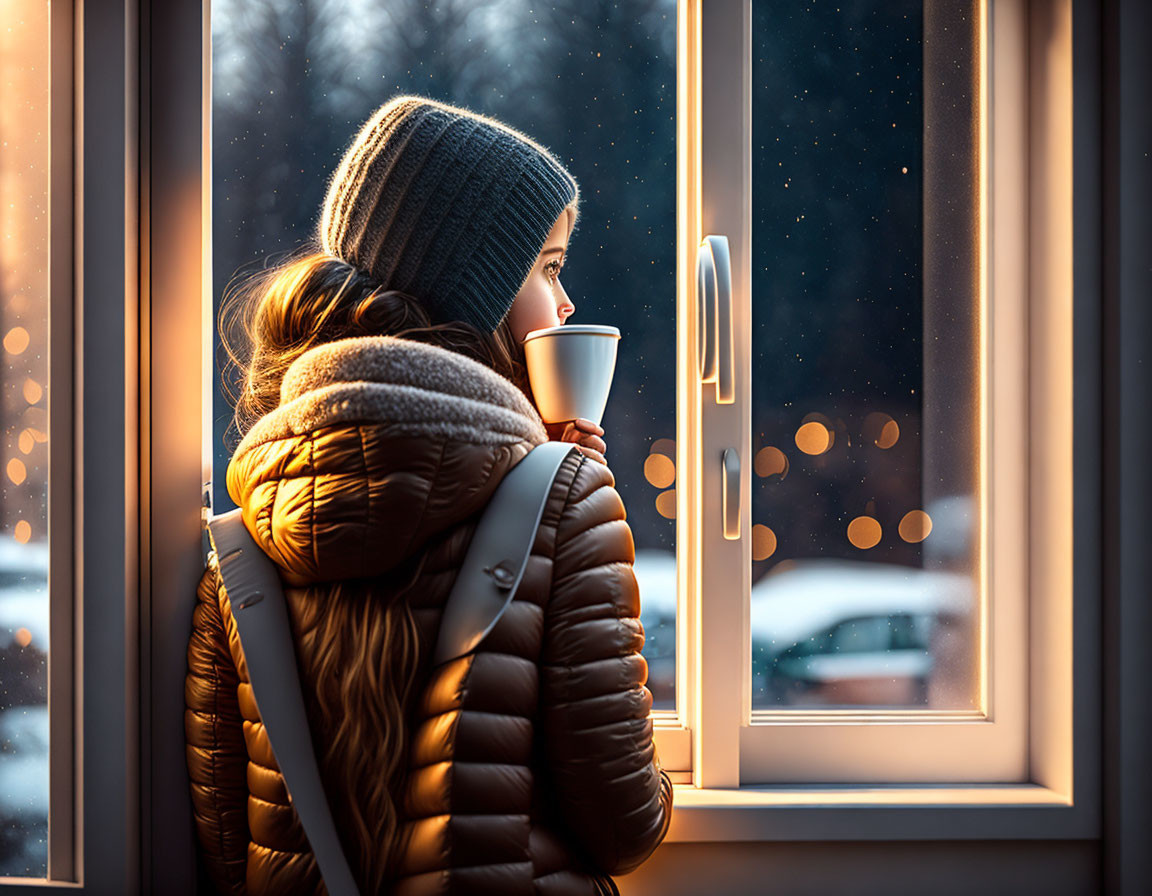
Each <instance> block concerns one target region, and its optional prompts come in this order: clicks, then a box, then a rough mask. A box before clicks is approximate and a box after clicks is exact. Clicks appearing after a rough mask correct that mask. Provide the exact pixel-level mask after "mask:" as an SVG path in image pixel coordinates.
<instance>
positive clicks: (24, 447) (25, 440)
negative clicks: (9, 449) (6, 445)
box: [16, 429, 36, 454]
mask: <svg viewBox="0 0 1152 896" xmlns="http://www.w3.org/2000/svg"><path fill="white" fill-rule="evenodd" d="M16 444H17V445H19V446H20V453H21V454H31V453H32V449H33V448H35V447H36V440H35V439H34V438H32V430H30V429H26V430H24V431H23V432H22V433H20V438H19V439H17V441H16Z"/></svg>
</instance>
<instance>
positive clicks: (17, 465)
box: [8, 457, 28, 485]
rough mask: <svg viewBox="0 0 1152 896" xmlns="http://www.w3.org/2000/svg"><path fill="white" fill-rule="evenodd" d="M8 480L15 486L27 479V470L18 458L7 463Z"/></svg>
mask: <svg viewBox="0 0 1152 896" xmlns="http://www.w3.org/2000/svg"><path fill="white" fill-rule="evenodd" d="M8 478H9V479H11V480H12V481H13V482H14V483H16V484H17V485H19V484H20V483H21V482H23V481H24V480H25V479H27V478H28V469H27V468H26V467H25V466H24V461H22V460H20V458H18V457H14V458H12V460H10V461H8Z"/></svg>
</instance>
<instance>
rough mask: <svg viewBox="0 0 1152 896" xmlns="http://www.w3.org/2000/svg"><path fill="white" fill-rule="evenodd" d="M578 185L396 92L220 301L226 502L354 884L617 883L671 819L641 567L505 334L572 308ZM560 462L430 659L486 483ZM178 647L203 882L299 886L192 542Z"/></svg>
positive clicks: (502, 886)
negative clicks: (309, 226) (508, 595)
mask: <svg viewBox="0 0 1152 896" xmlns="http://www.w3.org/2000/svg"><path fill="white" fill-rule="evenodd" d="M577 215H578V190H577V185H576V182H575V180H574V179H573V178H572V176H571V175H570V174H569V173H568V172H567V171H566V170H565V169H564V167H563V166H562V165H561V164H560V163H559V162H558V161H557V160H556V159H555V158H554V157H553V156H552V155H551V154H550V153H549V152H548V151H547V150H546V149H544V148H543V147H541V146H540V145H538V144H537V143H535V142H534V141H532V140H531V139H529V138H528V137H526V136H525V135H523V134H521V133H519V132H518V131H515V130H513V129H512V128H509V127H507V126H506V125H503V124H501V123H500V122H497V121H494V120H492V119H490V118H486V117H484V116H480V115H477V114H475V113H472V112H469V111H467V110H465V109H460V108H456V107H452V106H448V105H445V104H443V103H438V102H435V101H432V100H429V99H425V98H423V97H415V96H401V97H397V98H394V99H393V100H391V101H390V102H388V103H386V104H385V105H384V106H383V107H381V108H380V109H379V110H378V111H377V112H376V114H375V115H373V117H372V118H371V119H370V120H369V121H368V122H367V123H366V124H365V125H364V127H363V128H362V129H361V131H360V133H359V134H358V136H357V137H356V139H355V140H354V142H353V143H352V145H351V147H350V148H349V149H348V151H347V153H346V154H345V156H344V158H343V160H342V161H341V163H340V165H339V167H338V168H337V171H336V173H335V175H334V177H333V179H332V181H331V183H330V185H329V189H328V193H327V196H326V199H325V202H324V207H323V211H322V214H321V217H320V224H319V231H318V240H317V246H316V247H315V249H314V251H310V252H309V253H308V254H305V255H302V256H299V257H297V258H295V259H293V260H290V261H289V262H288V263H286V264H285V265H283V266H282V267H280V268H276V269H273V270H272V271H271V272H269V273H268V274H267V275H265V276H263V277H262V278H260V279H259V280H258V281H256V282H255V283H253V284H252V285H251V286H250V287H249V288H248V289H246V290H244V291H243V292H242V293H241V294H240V300H241V301H240V303H239V305H237V306H234V307H236V308H238V309H239V310H240V312H242V315H243V316H244V323H245V330H246V333H247V336H248V345H249V350H248V351H247V352H246V354H245V355H244V357H243V358H241V357H240V356H238V355H235V354H234V355H233V357H234V359H236V360H237V361H239V362H240V363H242V365H243V376H242V385H243V388H242V393H241V395H240V396H239V398H238V401H237V407H236V414H237V416H236V420H237V425H238V428H239V430H240V432H241V433H242V435H243V439H242V441H241V442H240V444H239V447H238V448H237V449H236V451H235V453H234V455H233V457H232V461H231V463H230V465H229V468H228V491H229V494H230V495H231V496H232V498H233V499H234V500H235V501H236V503H237V504H238V505H239V506H240V507H241V508H242V510H243V515H244V521H245V524H246V526H247V528H248V529H249V531H250V532H251V534H252V535H253V537H254V538H255V539H256V541H257V542H258V543H259V544H260V545H261V547H262V548H263V550H264V551H265V552H266V553H267V554H268V556H269V557H271V558H272V560H273V561H274V562H275V563H276V564H277V566H278V568H279V571H280V574H281V578H282V580H283V583H284V585H285V595H286V599H287V603H288V607H289V614H290V617H291V621H292V626H293V631H294V635H295V638H296V648H297V659H298V663H299V668H300V674H301V683H302V686H303V689H304V692H305V700H306V701H307V703H308V706H307V709H308V715H309V722H310V727H311V730H312V736H313V741H314V743H315V745H316V752H317V756H318V758H319V760H320V763H321V773H322V777H323V780H324V784H325V790H326V792H327V795H328V799H329V802H330V803H331V805H332V808H333V814H334V816H335V818H336V824H337V828H338V831H339V834H340V837H341V841H342V843H343V846H344V849H345V852H346V854H347V855H348V857H349V862H350V864H351V865H352V867H353V871H354V873H355V874H356V876H357V879H358V883H359V885H360V889H361V891H362V892H363V893H382V892H391V893H397V894H424V893H493V894H511V893H545V894H557V896H560V894H597V893H611V892H615V886H614V884H613V883H612V880H611V877H610V875H612V874H622V873H626V872H627V871H630V870H632V869H634V868H635V867H637V866H638V865H639V864H640V863H641V862H643V861H644V860H645V859H646V858H647V857H648V855H650V854H651V852H652V851H653V850H654V849H655V848H656V846H657V845H658V844H659V843H660V841H661V840H662V839H663V837H664V835H665V832H666V831H667V828H668V823H669V819H670V813H671V803H672V788H671V784H670V782H669V779H668V776H667V775H666V774H665V773H664V772H663V770H662V769H661V768H660V765H659V762H658V760H657V758H656V755H655V750H654V747H653V744H652V727H651V722H650V721H649V720H648V712H649V709H650V707H651V702H652V697H651V694H650V693H649V691H648V690H647V688H646V687H645V686H644V683H645V681H646V679H647V667H646V665H645V662H644V659H643V657H642V656H641V655H640V650H641V648H642V647H643V644H644V633H643V629H642V627H641V625H640V621H639V618H638V617H639V615H640V612H639V611H640V607H639V594H638V590H637V586H636V579H635V577H634V575H633V571H632V562H633V560H634V557H635V553H634V545H633V541H632V535H631V532H630V530H629V528H628V524H627V523H626V522H625V513H624V507H623V504H622V502H621V500H620V496H619V495H618V493H617V492H616V490H615V488H614V483H615V481H614V479H613V477H612V473H611V471H610V470H609V469H608V467H607V465H606V462H605V456H604V452H605V443H604V441H603V439H602V438H601V436H602V435H603V430H602V429H601V428H600V427H598V426H595V425H593V424H591V423H590V422H588V421H577V422H576V423H575V424H569V425H568V426H566V427H556V428H553V429H552V430H551V431H549V430H548V429H546V428H545V427H544V425H543V424H542V422H541V420H540V416H539V414H538V413H537V411H536V409H535V407H534V402H533V401H532V394H531V388H530V386H529V384H528V381H527V377H526V375H525V367H524V357H523V348H522V345H521V342H522V340H523V337H524V335H525V334H526V333H527V332H528V331H529V330H532V329H536V328H538V327H544V326H554V325H557V324H562V323H563V322H564V321H565V319H566V318H567V317H568V316H569V315H570V314H572V312H573V311H574V307H573V305H572V303H571V301H570V300H569V298H568V296H567V293H566V292H565V291H564V288H563V286H562V285H561V284H560V280H559V271H560V268H561V267H562V266H563V263H564V255H565V252H566V249H567V244H568V241H569V239H570V238H571V236H572V233H573V231H574V229H575V225H576V220H577ZM549 437H552V438H556V439H562V440H565V441H571V442H573V443H574V444H575V445H577V447H579V448H580V451H581V454H582V455H583V456H572V457H570V458H569V459H568V460H566V461H565V462H564V464H563V466H562V467H561V470H560V473H559V475H558V476H557V479H556V482H555V483H554V485H553V488H552V492H551V494H550V497H549V499H548V503H547V506H546V508H545V511H544V515H543V518H542V521H541V525H540V529H539V531H538V533H537V537H536V541H535V543H534V545H533V549H532V554H531V556H530V558H529V562H528V567H527V569H526V571H525V574H524V577H523V579H522V582H521V585H520V587H519V589H518V591H517V593H516V597H515V600H514V601H513V602H512V604H511V605H510V606H509V608H508V610H507V611H506V612H505V614H504V615H503V616H502V617H501V619H500V622H499V623H498V624H497V626H496V627H495V628H494V629H493V630H492V631H491V632H490V633H489V635H488V636H487V637H486V638H485V639H484V641H483V642H482V643H481V645H480V647H479V649H478V650H477V651H476V652H475V653H473V654H472V655H469V656H467V657H464V658H461V659H459V660H456V661H454V662H452V663H448V664H445V665H444V666H442V667H439V668H433V667H432V666H431V662H430V659H429V657H430V654H431V650H432V647H433V645H434V644H435V641H436V634H437V631H438V626H439V621H440V615H441V612H442V609H443V606H444V601H445V600H446V598H447V596H448V593H449V592H450V590H451V588H452V584H453V581H454V579H455V576H456V573H457V572H458V571H459V567H460V564H461V562H462V561H463V558H464V555H465V552H466V551H467V548H468V544H469V540H470V538H471V535H472V533H473V531H474V530H475V526H476V523H477V520H478V516H479V514H480V512H481V511H482V510H483V508H484V506H485V504H486V503H487V500H488V499H489V497H490V496H491V495H492V493H493V492H494V490H495V488H496V486H497V485H498V484H499V482H500V480H501V478H502V477H503V476H504V474H505V473H506V472H507V471H508V470H509V469H511V467H513V466H514V465H515V464H516V463H517V462H518V461H519V460H520V459H521V458H523V457H524V455H525V454H526V453H527V452H528V451H529V450H530V449H531V448H532V447H533V446H534V445H536V444H539V443H540V442H543V441H545V440H547V439H548V438H549ZM193 628H194V631H193V635H192V639H191V642H190V644H189V649H188V664H189V672H188V680H187V688H186V694H187V712H186V716H185V717H186V734H187V742H188V764H189V771H190V775H191V784H192V795H193V802H194V811H195V815H196V822H197V828H198V833H199V837H200V844H201V847H202V851H203V855H204V859H205V862H206V865H207V867H208V869H209V872H210V874H211V876H212V878H213V880H214V882H215V884H216V886H217V887H218V888H219V889H220V890H221V891H222V892H228V893H248V894H263V893H269V894H271V893H277V894H280V893H318V892H322V889H321V884H320V880H319V873H318V871H317V867H316V864H315V862H314V860H313V858H312V855H311V853H310V851H309V848H308V843H307V839H306V838H305V837H304V835H303V831H302V829H301V827H300V824H299V821H298V819H297V818H296V816H295V812H294V810H293V809H292V807H291V805H290V803H289V801H288V798H287V794H286V792H285V788H284V783H283V780H282V779H281V777H280V775H279V772H278V770H277V768H276V765H275V761H274V758H273V756H272V754H271V750H270V748H269V746H268V740H267V737H266V735H265V732H264V729H263V726H262V724H261V722H260V715H259V710H258V708H257V706H256V705H255V702H254V700H253V698H252V693H251V689H250V687H249V686H248V683H247V676H246V669H245V666H244V663H243V656H242V653H241V652H240V650H239V647H238V644H237V639H236V635H235V627H234V622H233V619H232V611H231V606H230V604H229V602H228V597H227V594H226V593H225V592H224V589H223V588H222V586H221V585H220V582H219V579H218V575H217V568H216V565H215V558H214V557H213V558H211V559H210V562H209V567H208V569H207V570H206V572H205V574H204V577H203V578H202V580H201V582H200V587H199V591H198V602H197V606H196V610H195V617H194V626H193Z"/></svg>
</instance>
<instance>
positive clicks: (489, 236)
mask: <svg viewBox="0 0 1152 896" xmlns="http://www.w3.org/2000/svg"><path fill="white" fill-rule="evenodd" d="M578 200H579V189H578V187H577V185H576V180H575V178H573V177H572V175H571V174H569V173H568V171H567V170H566V169H565V168H564V166H563V165H561V164H560V162H559V161H557V159H556V158H555V157H554V156H553V155H552V154H551V153H550V152H549V151H548V150H547V149H545V148H544V147H543V146H540V145H539V144H538V143H536V142H535V141H533V140H532V139H530V138H529V137H527V136H525V135H524V134H522V133H520V132H519V131H517V130H515V129H513V128H511V127H508V126H507V125H505V124H502V123H501V122H498V121H496V120H494V119H492V118H488V117H486V116H483V115H479V114H476V113H474V112H470V111H468V110H467V109H461V108H457V107H455V106H449V105H446V104H444V103H440V102H437V101H435V100H430V99H427V98H425V97H421V96H397V97H394V98H393V99H391V100H389V101H388V102H387V103H385V104H384V105H383V106H381V107H380V108H379V109H378V110H377V111H376V113H375V114H374V115H373V116H372V117H371V118H370V119H369V120H368V121H367V122H366V123H365V124H364V126H363V127H362V128H361V129H360V133H359V134H357V136H356V139H355V140H354V141H353V143H352V145H351V146H350V147H349V148H348V151H347V152H346V153H345V154H344V158H343V160H342V161H341V162H340V165H339V167H338V168H337V169H336V173H335V174H334V175H333V177H332V181H331V183H330V184H329V186H328V195H327V196H326V198H325V200H324V211H323V213H322V215H321V218H320V228H319V237H320V244H321V248H322V250H323V251H324V252H327V253H328V254H330V255H335V256H337V257H339V258H342V259H344V260H345V261H347V262H348V263H349V264H351V265H353V266H354V267H357V268H359V269H360V270H363V271H366V272H368V273H369V274H371V275H372V276H373V277H375V278H376V279H378V280H379V281H380V282H381V283H382V284H384V286H385V287H386V288H388V289H398V290H401V291H403V292H406V293H409V294H410V295H412V296H414V297H416V298H417V299H419V300H420V301H421V302H422V303H423V304H424V306H425V308H426V309H427V310H428V312H429V315H430V316H431V317H432V320H433V322H444V321H452V320H463V321H467V322H468V323H471V324H473V325H475V326H476V327H478V328H479V329H480V330H481V331H482V332H485V333H491V332H493V331H494V330H495V329H496V327H497V326H499V324H500V321H502V320H503V319H504V317H505V315H506V314H507V313H508V310H509V308H511V307H512V302H513V300H514V299H515V298H516V294H517V293H518V292H519V291H520V287H521V286H523V284H524V282H525V281H526V280H527V279H528V276H529V275H530V274H531V273H532V268H533V266H534V265H535V264H536V259H537V257H538V256H539V255H540V251H541V250H542V249H543V248H544V243H545V241H546V240H547V238H548V234H549V233H550V232H551V230H552V226H553V225H554V224H555V223H556V219H557V218H558V217H559V216H560V213H561V212H562V211H563V210H564V209H565V208H566V207H567V206H572V207H573V209H574V210H576V208H577V203H578Z"/></svg>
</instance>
